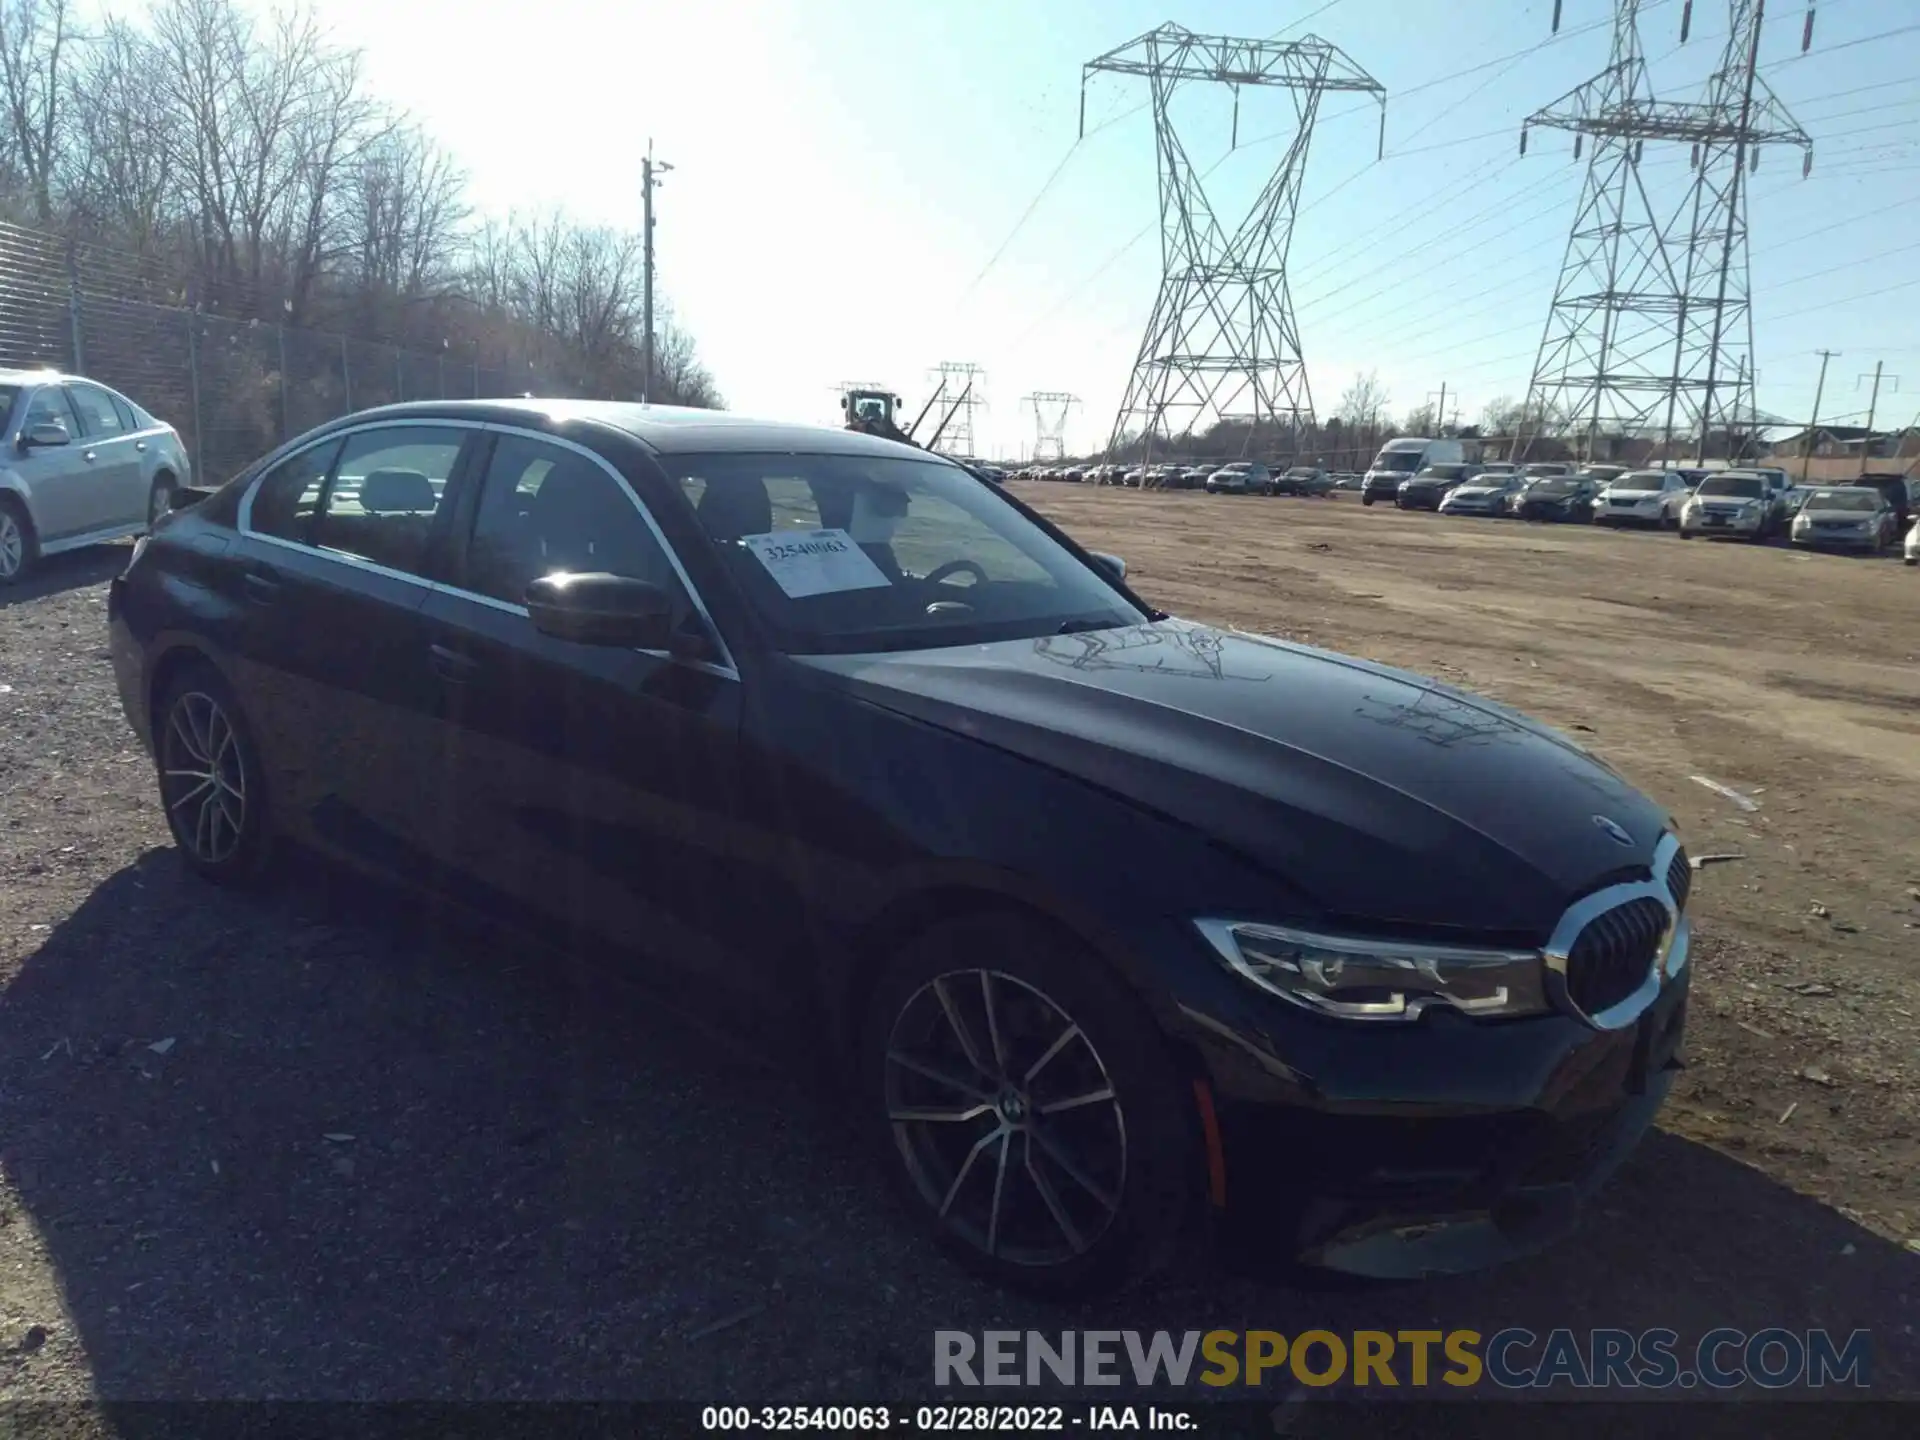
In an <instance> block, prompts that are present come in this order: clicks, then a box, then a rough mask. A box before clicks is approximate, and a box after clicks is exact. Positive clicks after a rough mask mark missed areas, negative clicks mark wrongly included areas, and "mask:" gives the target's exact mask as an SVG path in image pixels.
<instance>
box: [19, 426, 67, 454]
mask: <svg viewBox="0 0 1920 1440" xmlns="http://www.w3.org/2000/svg"><path fill="white" fill-rule="evenodd" d="M72 443H73V437H72V436H71V435H69V434H68V433H67V427H66V426H64V425H62V424H61V423H60V422H59V421H58V420H42V421H40V422H39V423H38V424H37V425H30V426H28V427H27V431H26V433H25V434H24V435H22V436H21V437H20V448H21V449H22V450H38V449H40V448H42V447H43V446H53V445H70V444H72Z"/></svg>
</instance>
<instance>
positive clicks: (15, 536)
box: [0, 495, 40, 585]
mask: <svg viewBox="0 0 1920 1440" xmlns="http://www.w3.org/2000/svg"><path fill="white" fill-rule="evenodd" d="M39 553H40V547H39V546H38V545H37V544H36V543H35V542H34V538H33V521H31V520H30V519H28V518H27V511H26V507H25V506H23V505H22V504H21V503H20V502H19V501H17V500H15V499H14V498H13V497H12V496H11V495H0V585H15V584H18V583H19V582H20V581H22V580H24V579H26V577H27V572H28V571H29V570H31V569H32V568H33V562H34V560H35V558H36V557H37V556H38V555H39Z"/></svg>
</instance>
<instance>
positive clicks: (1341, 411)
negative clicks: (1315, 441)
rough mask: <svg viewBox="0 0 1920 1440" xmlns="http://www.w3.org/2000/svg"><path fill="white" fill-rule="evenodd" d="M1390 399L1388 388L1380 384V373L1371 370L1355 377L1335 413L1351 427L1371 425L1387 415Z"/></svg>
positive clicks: (1335, 407) (1344, 392)
mask: <svg viewBox="0 0 1920 1440" xmlns="http://www.w3.org/2000/svg"><path fill="white" fill-rule="evenodd" d="M1389 398H1390V397H1389V396H1388V395H1387V387H1386V386H1384V385H1382V384H1381V383H1380V372H1379V371H1378V370H1369V371H1367V372H1366V373H1365V374H1356V375H1355V376H1354V377H1353V383H1352V384H1351V385H1349V386H1347V388H1346V389H1345V390H1344V391H1343V392H1342V393H1341V395H1340V403H1339V404H1338V405H1336V406H1334V407H1333V413H1334V414H1335V415H1338V416H1339V417H1340V418H1341V419H1342V420H1344V421H1346V422H1347V424H1349V425H1371V424H1373V423H1374V422H1375V421H1376V420H1378V419H1379V418H1380V416H1382V415H1383V414H1385V413H1386V409H1387V404H1388V401H1389Z"/></svg>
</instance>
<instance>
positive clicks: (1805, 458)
mask: <svg viewBox="0 0 1920 1440" xmlns="http://www.w3.org/2000/svg"><path fill="white" fill-rule="evenodd" d="M1818 353H1819V356H1820V380H1819V383H1817V384H1816V385H1815V386H1814V387H1813V419H1811V420H1809V421H1808V422H1807V438H1806V439H1805V440H1803V441H1801V442H1800V483H1801V484H1802V485H1804V484H1806V483H1807V466H1808V465H1809V464H1810V463H1811V461H1812V460H1813V432H1814V431H1816V430H1818V429H1819V428H1820V397H1821V396H1822V395H1823V394H1825V393H1826V389H1827V362H1828V361H1829V360H1831V359H1833V358H1834V356H1836V355H1838V354H1839V353H1840V352H1839V351H1838V350H1822V351H1819V352H1818Z"/></svg>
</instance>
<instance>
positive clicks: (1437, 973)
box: [1196, 920, 1548, 1020]
mask: <svg viewBox="0 0 1920 1440" xmlns="http://www.w3.org/2000/svg"><path fill="white" fill-rule="evenodd" d="M1196 924H1197V925H1198V927H1199V930H1200V933H1201V934H1202V935H1203V936H1205V937H1206V940H1207V943H1208V944H1210V945H1211V946H1213V948H1214V950H1215V951H1216V952H1217V953H1218V954H1219V955H1220V958H1221V959H1223V960H1224V961H1225V962H1226V963H1227V965H1228V966H1229V967H1231V968H1232V969H1233V970H1235V971H1236V972H1238V973H1239V974H1240V975H1242V976H1244V977H1245V978H1246V979H1248V980H1251V981H1252V982H1253V983H1254V984H1255V985H1258V986H1259V987H1260V988H1261V989H1262V990H1266V991H1268V992H1270V993H1271V994H1274V995H1278V996H1279V997H1280V998H1281V999H1283V1000H1289V1001H1291V1002H1292V1003H1294V1004H1295V1005H1298V1006H1300V1007H1301V1008H1303V1009H1306V1010H1312V1011H1314V1012H1315V1013H1316V1014H1320V1015H1328V1016H1333V1017H1336V1018H1338V1019H1343V1020H1416V1019H1418V1018H1419V1017H1420V1014H1421V1012H1422V1011H1424V1010H1425V1009H1427V1008H1428V1007H1429V1006H1432V1005H1442V1006H1446V1007H1448V1008H1450V1009H1453V1010H1457V1011H1459V1012H1461V1013H1462V1014H1466V1015H1480V1016H1494V1017H1498V1018H1501V1019H1510V1018H1513V1017H1516V1016H1521V1015H1539V1014H1543V1013H1544V1012H1545V1011H1546V1010H1547V1009H1548V1005H1547V997H1546V989H1545V984H1544V980H1543V975H1544V966H1543V963H1542V961H1541V958H1540V955H1539V954H1538V952H1535V951H1531V950H1478V949H1472V948H1468V947H1461V946H1451V945H1419V944H1409V943H1406V942H1403V941H1397V940H1361V939H1352V938H1348V937H1344V936H1334V935H1315V934H1311V933H1309V932H1307V931H1304V930H1291V929H1286V928H1283V927H1280V926H1274V925H1253V924H1245V923H1237V922H1233V921H1227V920H1201V921H1197V922H1196Z"/></svg>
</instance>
